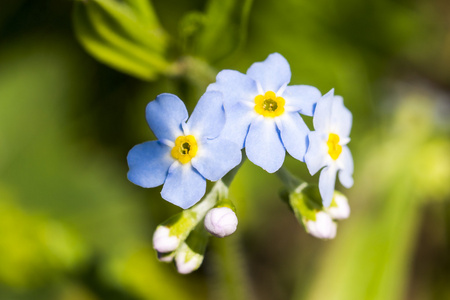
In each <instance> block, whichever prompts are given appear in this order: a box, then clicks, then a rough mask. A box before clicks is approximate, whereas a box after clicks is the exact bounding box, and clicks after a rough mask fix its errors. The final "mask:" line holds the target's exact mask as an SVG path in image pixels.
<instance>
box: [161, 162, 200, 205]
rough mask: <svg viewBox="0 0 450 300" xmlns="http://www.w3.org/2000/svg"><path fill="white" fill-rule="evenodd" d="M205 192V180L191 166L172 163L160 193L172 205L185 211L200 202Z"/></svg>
mask: <svg viewBox="0 0 450 300" xmlns="http://www.w3.org/2000/svg"><path fill="white" fill-rule="evenodd" d="M205 191H206V180H205V178H203V176H202V175H200V174H199V173H198V172H197V171H196V170H195V169H194V168H192V166H191V164H181V163H179V162H174V164H173V165H172V166H171V167H170V170H169V173H168V175H167V178H166V182H165V183H164V186H163V189H162V191H161V196H162V197H163V198H164V199H165V200H167V201H169V202H170V203H172V204H175V205H177V206H179V207H181V208H183V209H187V208H189V207H191V206H192V205H194V204H195V203H197V202H198V201H200V199H201V198H202V197H203V195H204V194H205Z"/></svg>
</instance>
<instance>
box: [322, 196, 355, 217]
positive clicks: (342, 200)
mask: <svg viewBox="0 0 450 300" xmlns="http://www.w3.org/2000/svg"><path fill="white" fill-rule="evenodd" d="M326 212H327V213H328V214H329V215H330V217H331V218H332V219H335V220H342V219H347V218H348V217H349V216H350V206H349V205H348V200H347V197H345V196H344V195H343V194H341V193H339V192H334V197H333V201H332V202H331V205H330V207H328V208H326Z"/></svg>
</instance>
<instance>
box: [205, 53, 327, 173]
mask: <svg viewBox="0 0 450 300" xmlns="http://www.w3.org/2000/svg"><path fill="white" fill-rule="evenodd" d="M290 80H291V70H290V68H289V64H288V62H287V61H286V59H285V58H284V57H283V56H281V55H280V54H278V53H273V54H271V55H269V57H268V58H267V59H266V60H265V61H263V62H257V63H254V64H253V65H252V66H251V67H250V68H249V69H248V70H247V74H242V73H240V72H237V71H233V70H223V71H221V72H220V73H219V74H218V75H217V78H216V82H215V83H213V84H211V85H210V86H209V87H208V91H220V92H222V93H223V95H224V107H225V113H226V116H227V122H226V124H225V128H224V130H223V132H222V136H223V137H224V138H227V139H229V140H231V141H234V142H236V143H237V144H238V145H240V146H241V147H242V148H243V147H244V146H245V151H246V154H247V157H248V158H249V160H250V161H252V162H253V163H254V164H256V165H258V166H260V167H262V168H263V169H265V170H266V171H268V172H270V173H273V172H275V171H277V170H278V169H279V168H280V167H281V166H282V165H283V162H284V158H285V155H286V150H287V151H288V153H289V154H290V155H291V156H293V157H294V158H296V159H298V160H300V161H304V155H305V152H306V148H307V135H308V133H309V129H308V127H307V126H306V124H305V122H304V121H303V119H302V118H301V117H300V115H299V113H301V114H304V115H308V116H312V114H313V111H314V106H315V103H316V102H317V101H318V100H319V99H320V97H321V94H320V92H319V90H318V89H316V88H315V87H312V86H307V85H294V86H288V83H289V81H290Z"/></svg>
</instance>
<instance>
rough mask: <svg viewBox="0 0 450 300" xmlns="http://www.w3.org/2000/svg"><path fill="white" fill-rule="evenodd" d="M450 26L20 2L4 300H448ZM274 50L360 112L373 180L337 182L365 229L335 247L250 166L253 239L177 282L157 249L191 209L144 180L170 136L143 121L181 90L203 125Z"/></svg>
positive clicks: (13, 43)
mask: <svg viewBox="0 0 450 300" xmlns="http://www.w3.org/2000/svg"><path fill="white" fill-rule="evenodd" d="M449 15H450V3H449V2H448V1H445V0H431V1H430V0H416V1H406V0H397V1H393V0H391V1H389V0H368V1H356V0H347V1H337V0H316V1H306V0H300V1H298V0H280V1H258V0H254V1H250V0H245V1H238V0H203V1H202V0H193V1H182V0H178V1H177V0H164V1H163V0H153V1H152V2H151V3H150V2H149V1H146V0H122V1H120V0H85V1H81V0H63V1H61V0H48V1H32V0H29V1H26V0H2V1H1V4H0V299H2V300H3V299H5V300H9V299H20V300H22V299H33V300H35V299H36V300H40V299H57V300H99V299H107V300H110V299H111V300H116V299H117V300H121V299H130V300H133V299H149V300H150V299H157V300H159V299H168V300H171V299H263V300H265V299H293V300H300V299H317V300H321V299H331V300H334V299H336V300H338V299H342V300H349V299H350V300H353V299H354V300H361V299H383V300H385V299H393V300H394V299H413V300H416V299H439V300H440V299H450V285H449V282H450V203H449V201H448V200H449V196H450V157H449V154H450V139H449V136H450V135H449V133H450V19H449V18H448V16H449ZM272 52H279V53H281V54H282V55H284V56H285V57H286V58H287V60H288V61H289V63H290V65H291V70H292V80H291V84H308V85H313V86H316V87H318V88H319V89H320V90H321V92H322V93H323V94H324V93H326V92H328V91H329V90H330V89H331V88H335V92H336V94H339V95H342V96H343V97H344V100H345V104H346V106H347V107H348V108H349V109H350V110H351V111H352V113H353V116H354V123H353V131H352V136H351V137H352V142H351V143H350V149H351V150H352V153H353V156H354V160H355V167H356V169H355V174H354V178H355V185H354V187H353V188H352V189H350V190H345V189H342V188H341V186H339V185H338V186H337V188H338V189H340V190H341V191H343V192H344V193H345V194H346V195H347V196H348V198H349V202H350V206H351V208H352V215H351V217H350V219H348V220H345V221H343V222H340V223H339V227H338V234H337V237H336V238H335V239H334V240H332V241H321V240H317V239H315V238H313V237H311V236H309V235H308V234H306V233H305V231H304V230H303V228H301V226H300V225H299V224H298V222H297V220H296V219H295V217H294V215H293V214H292V213H291V212H290V211H289V209H288V207H287V206H286V205H285V204H283V203H282V202H281V201H280V200H279V197H278V192H279V190H280V188H281V184H280V182H279V181H278V179H277V178H276V177H275V176H274V175H271V174H267V173H265V172H264V171H263V170H262V169H260V168H258V167H255V166H253V165H252V164H250V163H249V162H246V163H245V164H244V166H243V168H241V170H240V171H239V173H238V175H237V177H236V179H235V181H234V182H233V184H232V186H231V195H232V197H233V199H234V202H235V204H236V206H237V209H238V218H239V227H238V231H237V233H236V234H234V235H233V236H231V237H229V238H226V239H224V240H219V239H217V238H212V239H211V241H210V245H209V246H208V250H207V253H206V258H205V262H204V264H203V266H202V267H201V268H200V269H199V270H198V271H196V272H195V273H193V274H191V275H187V276H183V275H179V274H177V272H176V270H175V268H174V267H173V266H171V265H168V264H163V263H160V262H158V261H157V259H156V255H155V253H154V251H153V249H152V245H151V237H152V233H153V230H154V229H155V227H156V225H157V224H159V223H160V222H162V221H164V220H165V219H167V218H168V217H170V216H171V215H172V214H174V213H176V212H178V211H179V210H180V209H179V208H177V207H175V206H173V205H171V204H170V203H168V202H166V201H164V200H162V199H161V197H160V195H159V191H160V189H159V188H155V189H142V188H140V187H138V186H135V185H133V184H131V183H130V182H128V181H127V179H126V172H127V164H126V155H127V152H128V150H129V149H131V148H132V147H133V146H134V145H135V144H137V143H141V142H144V141H147V140H150V139H153V136H152V133H151V132H150V130H149V129H148V127H147V124H146V122H145V118H144V111H145V106H146V104H147V103H148V102H149V101H151V100H153V99H154V98H155V97H156V95H158V94H159V93H162V92H170V93H174V94H177V95H178V96H179V97H180V98H181V99H183V100H185V102H186V104H187V105H188V108H189V109H190V110H192V109H193V107H194V105H195V103H196V101H197V100H198V98H199V96H200V95H201V94H202V93H203V92H204V90H205V87H206V86H207V84H209V83H210V82H211V81H212V80H214V76H215V75H216V74H217V72H218V71H220V70H221V69H225V68H226V69H235V70H239V71H241V72H245V71H246V69H247V68H248V67H249V66H250V65H251V64H252V63H253V62H256V61H262V60H264V59H265V58H266V57H267V55H268V54H270V53H272ZM308 121H310V120H308ZM286 166H287V168H288V169H289V170H290V171H292V173H294V174H295V175H297V176H299V177H301V178H304V179H306V180H309V181H311V182H317V179H318V177H317V175H316V176H314V177H313V178H311V177H310V176H309V174H308V172H307V169H306V166H305V165H304V164H302V163H299V162H297V161H295V160H293V159H292V158H287V160H286Z"/></svg>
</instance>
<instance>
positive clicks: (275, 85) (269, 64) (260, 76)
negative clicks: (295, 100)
mask: <svg viewBox="0 0 450 300" xmlns="http://www.w3.org/2000/svg"><path fill="white" fill-rule="evenodd" d="M247 75H248V76H250V77H251V78H253V79H254V80H256V81H257V82H258V83H259V84H261V87H262V88H263V90H264V91H265V92H267V91H273V92H275V93H276V92H277V91H278V90H279V89H280V88H281V87H282V86H283V85H285V84H288V83H289V82H290V81H291V69H290V67H289V63H288V62H287V60H286V59H285V58H284V57H283V56H282V55H281V54H279V53H272V54H270V55H269V56H268V57H267V58H266V60H265V61H263V62H256V63H254V64H253V65H251V67H250V68H249V69H248V70H247Z"/></svg>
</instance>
